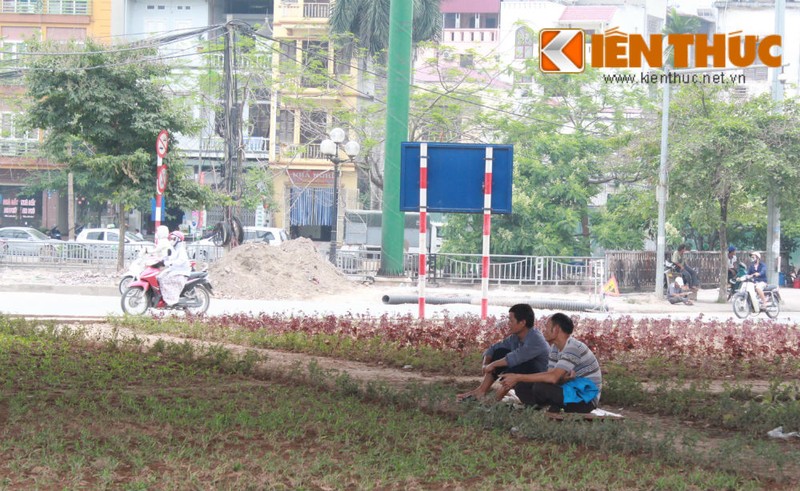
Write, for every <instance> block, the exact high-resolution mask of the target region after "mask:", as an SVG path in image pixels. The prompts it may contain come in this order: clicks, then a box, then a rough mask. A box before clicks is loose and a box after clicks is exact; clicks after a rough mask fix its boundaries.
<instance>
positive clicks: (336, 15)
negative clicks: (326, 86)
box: [329, 0, 442, 204]
mask: <svg viewBox="0 0 800 491" xmlns="http://www.w3.org/2000/svg"><path fill="white" fill-rule="evenodd" d="M413 2H414V7H413V11H414V17H413V23H412V42H413V43H415V44H418V43H421V42H424V41H434V40H437V39H438V37H439V35H440V33H441V28H442V14H441V12H440V10H439V4H440V0H413ZM390 7H391V0H337V1H336V3H334V5H333V9H332V11H331V17H330V21H329V26H330V32H331V35H332V39H333V40H334V42H335V44H336V45H337V49H336V58H337V60H339V62H345V63H349V62H350V61H351V60H352V59H353V58H354V57H357V59H358V77H359V78H358V81H357V85H358V89H359V90H360V91H361V92H362V93H369V94H371V95H372V96H373V97H375V96H379V95H380V94H382V93H385V82H386V75H385V72H386V68H385V64H386V56H387V50H388V47H389V17H390ZM370 82H372V83H370ZM364 104H366V105H367V106H369V107H367V108H365V109H363V112H364V113H370V116H371V117H373V118H374V117H375V116H377V115H378V114H380V113H382V112H383V110H384V108H380V109H378V110H377V111H376V108H375V107H374V105H371V104H369V103H368V102H365V103H364ZM357 110H362V109H361V108H357ZM368 126H374V124H373V123H369V124H368V125H367V126H364V127H365V128H367V127H368ZM370 133H371V134H370V135H362V138H361V141H362V142H367V143H368V145H367V146H366V148H364V149H363V150H364V151H363V154H364V155H365V158H364V159H363V160H360V163H361V164H362V165H361V166H360V168H359V170H360V172H361V175H362V176H364V179H362V181H363V182H365V183H368V184H369V187H370V196H371V197H373V198H375V199H374V200H371V201H372V202H373V203H372V204H376V202H377V200H378V196H380V194H381V191H382V189H383V160H384V155H383V151H384V149H383V145H382V142H383V136H382V134H381V135H380V136H375V135H374V132H370Z"/></svg>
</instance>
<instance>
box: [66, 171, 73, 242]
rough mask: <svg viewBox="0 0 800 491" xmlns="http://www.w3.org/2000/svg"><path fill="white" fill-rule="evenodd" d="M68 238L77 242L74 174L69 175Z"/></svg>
mask: <svg viewBox="0 0 800 491" xmlns="http://www.w3.org/2000/svg"><path fill="white" fill-rule="evenodd" d="M67 238H68V239H69V240H70V241H73V240H75V184H74V178H73V175H72V172H69V173H67Z"/></svg>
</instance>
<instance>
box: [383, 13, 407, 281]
mask: <svg viewBox="0 0 800 491" xmlns="http://www.w3.org/2000/svg"><path fill="white" fill-rule="evenodd" d="M391 1H392V3H391V10H390V13H389V64H388V66H389V67H391V69H390V70H389V76H388V78H389V80H388V84H387V94H386V144H385V145H386V146H385V152H384V154H385V160H384V162H385V163H384V166H383V205H382V211H383V221H382V226H381V274H384V275H388V276H399V275H401V274H403V231H404V229H405V214H404V213H403V212H401V211H400V143H401V142H403V141H405V140H406V139H408V105H409V103H408V92H409V85H410V82H411V31H412V27H413V26H412V24H413V18H414V6H413V4H414V2H411V1H409V0H391Z"/></svg>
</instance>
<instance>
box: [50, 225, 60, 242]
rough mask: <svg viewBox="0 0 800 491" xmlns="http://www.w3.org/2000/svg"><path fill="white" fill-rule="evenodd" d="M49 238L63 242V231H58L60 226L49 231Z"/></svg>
mask: <svg viewBox="0 0 800 491" xmlns="http://www.w3.org/2000/svg"><path fill="white" fill-rule="evenodd" d="M47 236H48V237H50V238H51V239H57V240H61V230H59V229H58V226H55V227H53V228H51V229H50V230H48V231H47Z"/></svg>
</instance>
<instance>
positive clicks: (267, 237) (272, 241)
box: [187, 226, 289, 260]
mask: <svg viewBox="0 0 800 491" xmlns="http://www.w3.org/2000/svg"><path fill="white" fill-rule="evenodd" d="M243 229H244V230H243V232H244V242H245V243H247V242H266V243H268V244H269V245H272V246H279V245H281V244H283V243H284V242H287V241H288V240H289V236H288V235H286V231H285V230H284V229H282V228H278V227H252V226H248V227H243ZM187 248H188V251H189V257H192V258H195V259H201V260H210V259H214V258H218V257H220V256H221V255H222V254H221V252H222V250H223V249H222V247H218V246H217V245H215V244H214V237H206V238H205V239H202V240H198V241H195V242H192V243H190V244H188V247H187Z"/></svg>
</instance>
